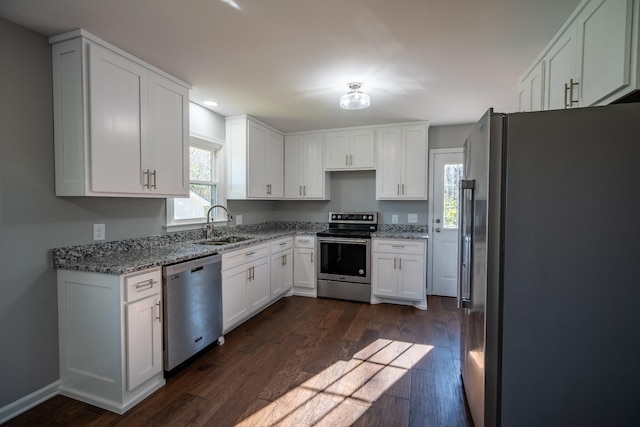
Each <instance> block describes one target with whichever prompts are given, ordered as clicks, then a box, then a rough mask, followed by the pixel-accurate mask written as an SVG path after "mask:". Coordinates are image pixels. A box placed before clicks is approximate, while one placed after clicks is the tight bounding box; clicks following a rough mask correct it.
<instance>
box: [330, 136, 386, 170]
mask: <svg viewBox="0 0 640 427" xmlns="http://www.w3.org/2000/svg"><path fill="white" fill-rule="evenodd" d="M374 135H375V132H374V129H371V128H363V129H349V130H336V131H329V132H326V134H325V170H366V169H375V167H376V161H375V149H374V147H375V136H374Z"/></svg>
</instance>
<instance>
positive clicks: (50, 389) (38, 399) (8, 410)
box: [0, 380, 60, 424]
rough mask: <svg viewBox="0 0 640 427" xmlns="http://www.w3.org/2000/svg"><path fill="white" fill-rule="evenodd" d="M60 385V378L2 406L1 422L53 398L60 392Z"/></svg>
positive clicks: (0, 412) (0, 411)
mask: <svg viewBox="0 0 640 427" xmlns="http://www.w3.org/2000/svg"><path fill="white" fill-rule="evenodd" d="M59 386H60V380H58V381H56V382H53V383H51V384H49V385H48V386H45V387H42V388H41V389H40V390H36V391H34V392H33V393H31V394H29V395H27V396H25V397H23V398H21V399H18V400H16V401H15V402H13V403H10V404H8V405H6V406H3V407H2V408H0V424H3V423H6V422H7V421H9V420H10V419H12V418H15V417H17V416H18V415H20V414H22V413H23V412H26V411H28V410H29V409H31V408H33V407H34V406H36V405H39V404H41V403H42V402H44V401H45V400H49V399H51V398H52V397H53V396H55V395H57V394H58V387H59Z"/></svg>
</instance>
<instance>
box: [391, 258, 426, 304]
mask: <svg viewBox="0 0 640 427" xmlns="http://www.w3.org/2000/svg"><path fill="white" fill-rule="evenodd" d="M424 262H425V260H424V257H422V256H417V255H398V274H399V277H398V293H397V297H398V298H404V299H410V300H421V299H422V298H423V297H424V295H425V293H426V291H427V290H426V288H425V284H426V274H425V267H424Z"/></svg>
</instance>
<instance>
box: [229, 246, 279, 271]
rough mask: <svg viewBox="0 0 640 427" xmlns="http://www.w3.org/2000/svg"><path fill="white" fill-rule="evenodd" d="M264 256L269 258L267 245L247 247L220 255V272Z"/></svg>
mask: <svg viewBox="0 0 640 427" xmlns="http://www.w3.org/2000/svg"><path fill="white" fill-rule="evenodd" d="M266 256H269V243H263V244H261V245H253V246H248V247H246V248H242V249H240V250H237V251H233V252H229V253H225V254H222V270H226V269H228V268H232V267H235V266H237V265H240V264H244V263H245V262H250V261H253V260H256V259H258V258H262V257H266Z"/></svg>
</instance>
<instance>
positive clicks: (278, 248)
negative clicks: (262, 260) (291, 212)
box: [271, 237, 293, 254]
mask: <svg viewBox="0 0 640 427" xmlns="http://www.w3.org/2000/svg"><path fill="white" fill-rule="evenodd" d="M291 248H293V239H292V238H291V237H286V238H284V239H278V240H274V241H273V242H271V253H272V254H276V253H278V252H282V251H285V250H287V249H291Z"/></svg>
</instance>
